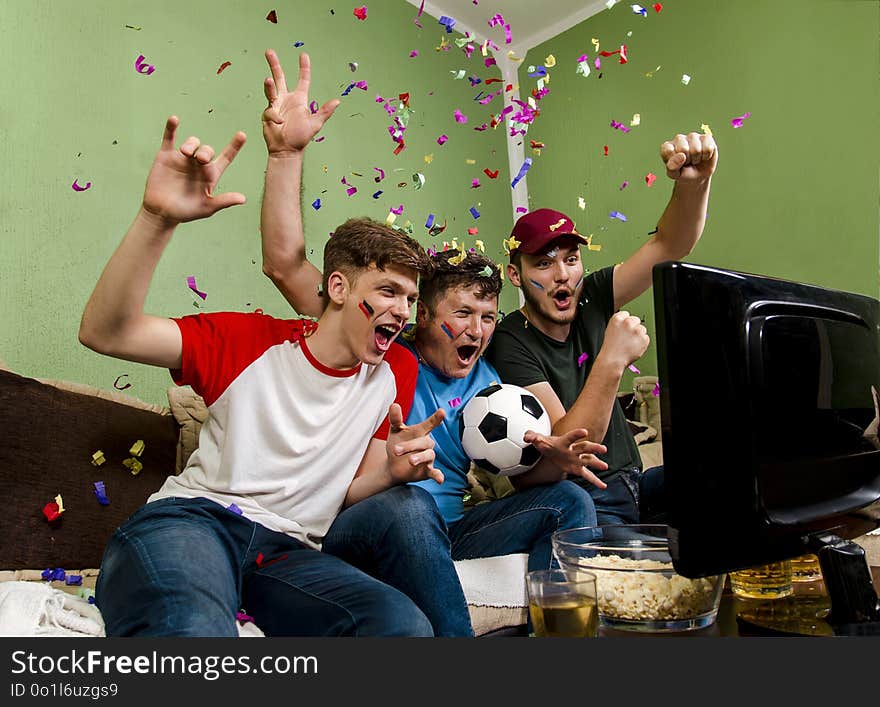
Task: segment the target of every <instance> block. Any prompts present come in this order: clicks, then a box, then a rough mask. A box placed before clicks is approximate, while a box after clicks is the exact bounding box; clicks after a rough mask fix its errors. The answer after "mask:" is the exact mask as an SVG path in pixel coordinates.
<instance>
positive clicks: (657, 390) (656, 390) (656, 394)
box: [651, 381, 660, 398]
mask: <svg viewBox="0 0 880 707" xmlns="http://www.w3.org/2000/svg"><path fill="white" fill-rule="evenodd" d="M651 395H653V396H654V397H655V398H659V397H660V382H659V381H658V382H657V383H655V384H654V390H652V391H651Z"/></svg>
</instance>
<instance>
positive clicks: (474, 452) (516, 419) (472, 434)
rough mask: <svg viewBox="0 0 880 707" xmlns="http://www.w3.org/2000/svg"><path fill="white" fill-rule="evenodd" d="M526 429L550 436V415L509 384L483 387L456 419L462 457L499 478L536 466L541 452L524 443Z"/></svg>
mask: <svg viewBox="0 0 880 707" xmlns="http://www.w3.org/2000/svg"><path fill="white" fill-rule="evenodd" d="M528 430H534V431H535V432H540V433H541V434H544V435H549V434H550V416H549V415H548V414H547V411H546V410H545V409H544V406H543V405H541V401H540V400H538V399H537V398H536V397H535V396H534V395H532V394H531V393H530V392H529V391H527V390H526V389H525V388H520V387H519V386H518V385H510V384H509V383H500V384H496V385H490V386H489V387H488V388H483V390H481V391H480V392H479V393H477V394H476V395H475V396H474V397H472V398H471V399H470V400H468V402H467V404H466V405H465V406H464V409H463V410H462V413H461V417H460V419H459V432H460V434H461V445H462V447H464V451H465V454H467V455H468V456H469V457H470V458H471V461H473V462H474V463H475V464H476V465H477V466H479V467H481V468H483V469H485V470H486V471H489V472H491V473H493V474H498V475H499V476H516V475H517V474H522V473H523V472H525V471H528V470H529V469H531V468H532V467H533V466H535V464H537V463H538V460H539V459H540V458H541V453H540V452H539V451H538V450H537V449H536V448H535V447H534V446H533V445H531V444H527V443H526V442H523V435H524V434H525V433H526V432H527V431H528Z"/></svg>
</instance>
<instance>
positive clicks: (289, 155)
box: [260, 49, 339, 317]
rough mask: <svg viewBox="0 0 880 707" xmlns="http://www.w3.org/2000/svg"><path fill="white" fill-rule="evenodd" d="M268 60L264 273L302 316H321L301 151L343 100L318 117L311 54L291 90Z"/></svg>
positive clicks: (269, 53) (271, 57)
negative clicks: (312, 105)
mask: <svg viewBox="0 0 880 707" xmlns="http://www.w3.org/2000/svg"><path fill="white" fill-rule="evenodd" d="M266 60H267V61H268V62H269V68H270V70H271V72H272V76H271V77H268V78H266V80H265V82H264V83H263V89H264V92H265V94H266V99H267V100H268V101H269V106H268V108H266V110H265V111H263V138H264V139H265V140H266V148H267V150H268V152H269V156H268V161H267V164H266V184H265V190H264V193H263V206H262V210H261V212H260V230H261V234H262V236H261V237H262V244H263V272H264V273H265V274H266V275H267V276H268V277H269V279H271V280H272V282H273V283H275V286H276V287H277V288H278V289H279V290H280V291H281V294H283V295H284V298H285V299H286V300H287V301H288V302H289V303H290V305H291V306H292V307H293V308H294V309H295V310H296V311H297V312H298V313H299V314H303V315H306V316H310V317H318V316H320V315H321V312H322V311H323V309H324V304H323V302H322V300H321V297H320V296H319V295H318V289H319V287H320V285H321V271H320V270H318V269H317V268H316V267H315V266H314V265H313V264H312V263H310V262H309V261H308V259H307V258H306V245H305V235H304V233H303V219H302V195H301V191H302V169H303V151H304V150H305V149H306V146H307V145H308V144H309V142H310V141H311V140H312V138H313V137H314V136H315V135H316V134H317V133H318V131H320V130H321V128H322V127H323V125H324V123H325V122H326V121H327V120H328V119H329V118H330V116H332V115H333V111H334V110H336V106H338V105H339V101H338V100H337V99H333V100H330V101H328V102H327V103H325V104H324V105H323V106H322V107H321V108H320V109H318V111H317V112H316V113H312V112H311V110H310V109H309V83H310V81H311V67H310V64H309V55H308V54H305V53H303V54H300V56H299V80H298V81H297V84H296V88H295V89H294V90H293V92H289V91H288V90H287V82H286V79H285V78H284V71H283V69H282V68H281V62H280V61H279V60H278V56H277V55H276V54H275V52H274V51H273V50H272V49H268V50H266Z"/></svg>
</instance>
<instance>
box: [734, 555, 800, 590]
mask: <svg viewBox="0 0 880 707" xmlns="http://www.w3.org/2000/svg"><path fill="white" fill-rule="evenodd" d="M791 580H792V576H791V561H790V560H783V561H782V562H771V563H770V564H767V565H758V566H757V567H749V568H748V569H744V570H737V571H736V572H731V573H730V588H731V590H733V593H734V594H736V595H737V596H740V597H747V598H749V599H778V598H780V597H787V596H790V595H791V594H792V593H793V592H794V588H793V587H792V584H791Z"/></svg>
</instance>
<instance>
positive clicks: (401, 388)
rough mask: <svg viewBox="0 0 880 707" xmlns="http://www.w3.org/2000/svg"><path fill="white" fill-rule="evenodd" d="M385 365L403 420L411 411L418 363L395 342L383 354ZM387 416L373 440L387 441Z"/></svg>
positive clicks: (406, 349)
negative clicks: (389, 373) (390, 376)
mask: <svg viewBox="0 0 880 707" xmlns="http://www.w3.org/2000/svg"><path fill="white" fill-rule="evenodd" d="M385 363H387V364H388V365H389V366H390V367H391V372H392V373H393V374H394V384H395V385H396V386H397V393H396V394H395V396H394V402H395V403H397V404H398V405H400V409H401V410H402V411H403V419H404V420H405V419H406V418H407V417H409V411H410V410H411V409H412V404H413V396H415V393H416V378H418V375H419V363H418V361H416V357H415V355H414V354H413V352H412V351H410V350H409V349H408V348H406V347H405V346H401V345H400V344H398V343H397V342H395V343H393V344H391V348H390V349H388V352H387V353H386V354H385ZM390 427H391V425H390V423H389V422H388V415H386V416H385V419H384V420H383V421H382V424H381V425H379V429H378V430H376V434H374V435H373V438H374V439H382V440H385V439H388V432H389V430H390Z"/></svg>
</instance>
